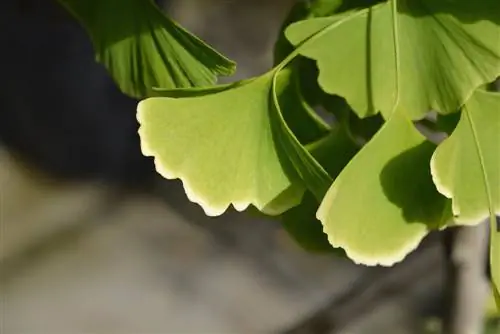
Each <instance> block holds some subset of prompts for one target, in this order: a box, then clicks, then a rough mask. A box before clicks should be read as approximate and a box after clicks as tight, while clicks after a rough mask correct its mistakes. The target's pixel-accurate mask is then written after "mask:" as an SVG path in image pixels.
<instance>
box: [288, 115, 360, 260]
mask: <svg viewBox="0 0 500 334" xmlns="http://www.w3.org/2000/svg"><path fill="white" fill-rule="evenodd" d="M307 148H308V150H309V152H311V154H312V155H313V156H314V158H315V159H316V160H317V161H318V162H319V163H320V164H321V165H322V166H323V167H324V168H325V170H326V171H327V172H328V174H329V175H330V177H331V178H332V180H333V179H335V178H336V177H337V175H338V174H339V173H340V172H341V171H342V169H343V168H344V167H345V166H346V165H347V163H348V162H349V160H350V159H351V158H352V157H353V156H354V155H355V154H356V152H357V151H358V149H359V147H358V146H357V145H356V143H355V142H354V141H353V139H352V138H351V137H350V136H349V134H348V132H347V131H346V129H345V127H344V125H341V124H339V125H337V126H336V127H335V128H334V129H333V130H332V131H331V133H330V134H329V135H328V136H326V137H324V138H322V139H320V140H318V141H317V142H314V143H312V144H310V145H308V146H307ZM322 198H323V196H322V197H321V198H319V199H318V198H316V197H315V196H314V195H313V193H311V192H310V191H308V192H306V194H305V195H304V198H303V199H302V202H301V203H300V205H298V206H296V207H294V208H292V209H290V210H288V211H286V212H285V213H283V215H282V221H283V226H284V227H285V229H286V230H287V231H288V232H289V233H290V234H291V235H292V237H293V238H294V239H295V240H296V241H297V242H298V243H299V244H300V245H301V246H302V247H303V248H305V249H306V250H309V251H315V252H325V251H330V252H331V251H335V252H336V253H337V254H342V255H343V254H344V253H343V251H342V250H341V249H339V248H337V249H335V248H332V246H331V245H330V243H329V242H328V239H327V235H326V234H325V233H324V232H323V228H322V225H321V222H319V221H318V220H317V219H316V211H317V210H318V207H319V203H320V202H321V199H322Z"/></svg>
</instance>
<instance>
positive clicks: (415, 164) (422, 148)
mask: <svg viewBox="0 0 500 334" xmlns="http://www.w3.org/2000/svg"><path fill="white" fill-rule="evenodd" d="M435 148H436V146H435V145H434V144H433V143H431V142H428V141H426V142H423V143H422V144H420V145H418V146H415V147H413V148H411V149H409V150H407V151H405V152H403V153H402V154H400V155H398V156H397V157H395V158H393V159H392V160H390V161H389V162H388V163H387V164H386V166H385V167H384V168H383V170H382V172H381V173H380V181H381V184H382V188H383V190H384V194H385V196H386V197H387V199H388V200H389V201H390V202H392V203H393V204H395V205H396V206H398V207H399V208H400V209H401V211H402V214H403V217H404V219H405V221H407V222H408V223H423V224H425V225H427V226H428V227H429V229H436V228H439V225H440V223H441V220H442V215H443V212H444V210H445V206H446V199H445V197H444V196H442V195H441V194H440V193H439V192H438V191H437V189H436V187H435V185H434V183H433V180H432V176H431V171H430V160H431V157H432V154H433V153H434V150H435Z"/></svg>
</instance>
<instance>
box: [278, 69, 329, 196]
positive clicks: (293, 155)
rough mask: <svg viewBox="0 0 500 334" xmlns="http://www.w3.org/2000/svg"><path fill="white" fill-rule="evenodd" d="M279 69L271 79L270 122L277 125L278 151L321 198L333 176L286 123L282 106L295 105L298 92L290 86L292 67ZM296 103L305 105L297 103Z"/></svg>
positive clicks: (304, 112)
mask: <svg viewBox="0 0 500 334" xmlns="http://www.w3.org/2000/svg"><path fill="white" fill-rule="evenodd" d="M278 71H279V72H277V73H279V74H275V75H274V77H273V83H272V98H273V101H274V104H273V107H274V109H273V111H274V112H272V113H271V116H272V117H271V120H272V122H271V124H272V125H273V127H274V134H275V138H276V142H277V145H278V147H279V151H280V152H281V153H282V156H281V158H282V161H287V162H288V164H289V165H291V166H293V170H294V171H295V172H296V173H297V174H298V176H299V178H300V179H301V180H302V182H303V183H304V185H305V186H306V188H307V189H308V190H309V191H311V192H312V193H313V194H314V196H316V198H318V200H321V199H322V198H323V196H324V194H325V192H326V190H327V189H328V187H329V186H330V185H331V183H332V181H333V180H332V178H331V177H330V175H328V173H327V172H326V171H325V170H324V168H323V167H322V166H321V165H320V164H319V162H318V161H316V159H314V158H313V156H312V155H311V154H310V153H309V152H308V151H307V150H306V149H305V147H304V146H303V145H302V144H301V143H300V142H299V140H298V139H297V137H296V136H295V135H293V133H292V131H291V130H290V128H289V126H288V125H287V122H286V121H285V119H284V116H283V115H284V114H285V112H283V111H282V106H283V105H290V106H293V105H294V104H296V102H295V101H297V94H295V91H293V90H290V88H289V87H290V85H291V84H293V82H292V81H291V78H293V76H292V73H293V71H291V72H287V71H286V70H283V71H280V70H279V69H278ZM284 73H285V74H284ZM287 73H288V74H287ZM287 92H291V94H287ZM287 100H288V101H287ZM296 105H297V104H296ZM304 105H307V104H304ZM297 106H303V105H302V104H298V105H297ZM302 113H303V114H305V115H308V112H307V110H304V111H302ZM283 134H286V135H283Z"/></svg>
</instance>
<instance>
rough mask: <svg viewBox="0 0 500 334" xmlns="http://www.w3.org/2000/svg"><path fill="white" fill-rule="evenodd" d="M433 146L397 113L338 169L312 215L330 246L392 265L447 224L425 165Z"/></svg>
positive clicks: (441, 200)
mask: <svg viewBox="0 0 500 334" xmlns="http://www.w3.org/2000/svg"><path fill="white" fill-rule="evenodd" d="M434 149H435V146H434V145H433V144H432V143H430V142H429V141H427V140H426V139H425V138H424V137H423V136H422V135H421V134H420V133H419V132H418V131H417V130H416V129H415V128H414V126H413V124H412V123H411V122H410V120H409V119H408V118H407V117H406V116H405V115H402V113H400V112H396V113H394V114H393V115H392V116H391V118H390V119H389V120H388V121H387V122H386V123H385V124H384V126H383V127H382V128H381V129H380V130H379V132H378V133H377V134H376V135H375V136H374V137H373V138H372V139H371V141H370V142H368V143H367V144H366V145H365V146H364V147H363V148H362V149H361V151H360V152H359V153H358V154H357V155H356V156H355V157H354V158H353V159H352V160H351V162H349V164H348V165H347V167H345V168H344V169H343V171H342V172H341V173H340V175H339V176H338V178H337V179H336V180H335V182H334V183H333V185H332V187H331V188H330V189H329V190H328V193H327V194H326V196H325V198H324V199H323V202H322V203H321V206H320V208H319V210H318V213H317V217H318V219H319V220H320V221H321V222H322V223H323V226H324V231H325V232H326V233H327V234H328V239H329V241H330V243H331V244H332V245H333V246H334V247H342V248H343V249H344V250H345V251H346V253H347V255H348V256H349V258H351V259H352V260H353V261H355V262H358V263H363V264H367V265H376V264H380V265H392V264H394V263H395V262H398V261H401V260H402V259H403V258H404V257H405V256H406V255H407V254H408V253H409V252H411V251H412V250H413V249H415V248H416V247H417V245H418V244H419V243H420V241H421V240H422V238H423V237H424V236H425V235H426V234H427V233H428V231H429V230H430V229H435V228H440V227H442V225H444V224H445V223H446V221H447V220H448V217H449V214H448V213H447V210H446V200H445V198H444V197H443V196H441V195H440V194H439V193H438V192H437V191H436V189H435V186H434V184H433V183H432V178H431V173H430V169H429V161H430V158H431V155H432V153H433V151H434Z"/></svg>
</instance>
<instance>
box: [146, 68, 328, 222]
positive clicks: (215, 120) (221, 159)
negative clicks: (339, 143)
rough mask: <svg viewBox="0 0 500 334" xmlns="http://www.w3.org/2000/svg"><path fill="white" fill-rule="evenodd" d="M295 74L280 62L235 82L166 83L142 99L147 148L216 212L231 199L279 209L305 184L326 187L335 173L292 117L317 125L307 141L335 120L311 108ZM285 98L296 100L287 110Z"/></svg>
mask: <svg viewBox="0 0 500 334" xmlns="http://www.w3.org/2000/svg"><path fill="white" fill-rule="evenodd" d="M291 74H292V73H291V71H289V70H286V69H285V70H282V71H279V72H278V71H277V70H274V71H272V72H269V73H267V74H265V75H263V76H261V77H258V78H254V79H251V80H245V81H243V82H238V83H235V84H231V85H222V86H218V87H210V88H206V89H201V88H193V89H176V90H171V91H158V92H157V93H158V94H160V95H161V96H162V97H154V98H149V99H146V100H144V101H142V102H141V103H140V104H139V107H138V116H137V117H138V120H139V123H140V124H141V127H140V130H139V134H140V137H141V144H142V150H143V153H144V154H145V155H148V156H153V157H154V158H155V163H156V169H157V171H158V172H159V173H160V174H161V175H163V176H164V177H166V178H169V179H173V178H180V179H181V180H182V181H183V183H184V188H185V191H186V194H187V196H188V197H189V198H190V200H191V201H193V202H196V203H198V204H200V205H201V206H202V207H203V208H204V210H205V212H206V213H207V214H208V215H219V214H222V213H223V212H224V211H225V210H226V209H227V207H228V206H229V205H230V204H233V206H234V207H235V208H236V209H237V210H240V211H241V210H244V209H246V208H247V207H248V206H249V205H250V204H252V205H254V206H255V207H257V208H258V209H259V210H261V211H262V212H264V213H267V214H279V213H282V212H283V211H285V210H288V209H290V208H291V207H293V206H295V205H297V204H298V203H299V202H300V201H301V198H302V195H303V192H304V188H305V187H307V188H308V189H310V190H311V191H313V190H314V191H317V193H320V191H321V189H324V188H326V189H327V188H328V186H329V185H330V184H331V178H330V177H329V176H328V174H327V173H326V172H325V171H324V170H323V168H322V167H321V166H320V165H319V163H317V162H316V161H315V159H314V158H313V157H312V156H311V155H310V154H309V153H308V152H307V150H306V149H305V148H304V147H303V146H302V144H300V142H299V140H298V139H297V137H296V136H295V135H294V134H293V133H292V132H291V130H290V127H289V125H288V124H287V122H288V123H290V126H292V127H293V126H294V124H302V125H307V126H308V128H309V129H313V130H312V131H311V132H310V133H308V134H305V133H304V134H303V136H304V138H303V139H304V140H306V141H307V140H314V139H316V138H319V137H320V136H322V135H323V134H324V133H327V132H328V130H329V127H328V126H327V125H326V124H324V123H323V122H322V121H321V120H320V119H317V118H314V115H313V113H312V111H311V110H309V109H304V108H305V107H306V105H304V104H301V103H300V102H301V101H300V95H297V94H296V91H295V88H294V87H295V86H294V85H295V83H294V81H293V76H292V75H291ZM278 104H279V105H278ZM281 106H287V107H288V108H287V110H286V111H284V112H283V113H282V109H281ZM299 135H300V133H299ZM306 135H307V136H309V137H306ZM325 191H326V190H325Z"/></svg>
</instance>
